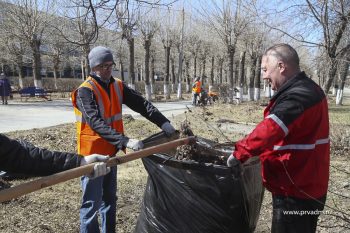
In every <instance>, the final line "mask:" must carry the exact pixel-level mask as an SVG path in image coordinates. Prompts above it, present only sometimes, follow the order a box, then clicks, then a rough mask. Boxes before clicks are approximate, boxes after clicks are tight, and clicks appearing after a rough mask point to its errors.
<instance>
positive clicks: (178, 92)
mask: <svg viewBox="0 0 350 233" xmlns="http://www.w3.org/2000/svg"><path fill="white" fill-rule="evenodd" d="M182 63H183V54H182V50H180V51H179V70H178V72H177V76H178V80H177V83H178V86H177V99H179V100H181V99H182V76H183V75H182V73H183V70H182Z"/></svg>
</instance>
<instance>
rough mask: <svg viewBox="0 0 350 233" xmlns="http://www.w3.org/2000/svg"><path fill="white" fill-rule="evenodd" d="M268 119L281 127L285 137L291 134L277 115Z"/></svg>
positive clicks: (269, 116)
mask: <svg viewBox="0 0 350 233" xmlns="http://www.w3.org/2000/svg"><path fill="white" fill-rule="evenodd" d="M266 118H271V119H272V120H273V121H274V122H276V124H277V125H279V127H281V129H282V130H283V132H284V134H285V136H287V135H288V133H289V130H288V127H287V126H286V125H285V124H284V123H283V121H281V119H279V118H278V117H277V116H276V115H275V114H271V115H268V116H267V117H266Z"/></svg>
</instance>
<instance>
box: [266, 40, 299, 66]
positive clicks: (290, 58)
mask: <svg viewBox="0 0 350 233" xmlns="http://www.w3.org/2000/svg"><path fill="white" fill-rule="evenodd" d="M264 56H273V57H275V58H276V59H277V60H281V61H283V62H285V63H287V64H293V65H295V67H297V68H299V56H298V53H297V51H295V49H294V48H293V47H292V46H290V45H289V44H276V45H274V46H271V47H270V48H268V49H267V50H266V51H265V53H264Z"/></svg>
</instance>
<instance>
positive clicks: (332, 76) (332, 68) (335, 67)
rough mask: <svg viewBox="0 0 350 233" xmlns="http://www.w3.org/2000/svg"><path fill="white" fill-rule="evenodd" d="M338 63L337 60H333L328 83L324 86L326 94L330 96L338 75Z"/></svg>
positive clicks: (330, 65)
mask: <svg viewBox="0 0 350 233" xmlns="http://www.w3.org/2000/svg"><path fill="white" fill-rule="evenodd" d="M337 66H338V61H337V60H336V59H335V58H331V60H330V64H329V70H328V77H327V80H326V82H325V83H324V85H323V90H324V92H325V93H326V94H328V92H329V89H330V88H331V86H332V83H333V79H334V77H335V75H336V73H337Z"/></svg>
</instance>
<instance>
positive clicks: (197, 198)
mask: <svg viewBox="0 0 350 233" xmlns="http://www.w3.org/2000/svg"><path fill="white" fill-rule="evenodd" d="M143 163H144V166H145V168H146V170H147V172H148V174H149V177H148V180H147V185H146V190H145V193H144V197H143V202H142V206H141V211H140V214H139V216H138V219H137V223H136V226H135V230H134V232H136V233H197V232H198V233H221V232H222V233H225V232H227V233H228V232H229V233H233V232H238V233H244V232H253V231H254V229H255V227H256V224H257V220H258V217H259V212H260V207H261V203H262V197H263V192H264V189H263V186H262V180H261V175H260V161H259V159H258V158H255V159H251V160H250V161H247V163H245V164H244V166H243V167H240V166H237V167H233V168H230V167H227V166H223V165H213V164H208V163H198V162H195V161H180V160H176V159H174V158H173V157H172V156H169V155H167V154H156V155H151V156H149V157H147V158H144V159H143Z"/></svg>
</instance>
